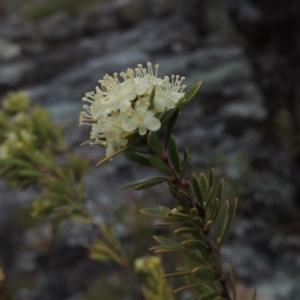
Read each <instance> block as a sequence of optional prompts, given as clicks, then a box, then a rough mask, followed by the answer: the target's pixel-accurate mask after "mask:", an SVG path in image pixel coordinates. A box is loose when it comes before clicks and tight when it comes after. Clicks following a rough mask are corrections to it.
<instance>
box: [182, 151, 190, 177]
mask: <svg viewBox="0 0 300 300" xmlns="http://www.w3.org/2000/svg"><path fill="white" fill-rule="evenodd" d="M191 158H192V157H191V156H190V155H189V156H187V158H186V159H185V160H184V163H183V164H182V168H181V172H180V179H183V178H184V177H185V174H186V171H187V167H188V165H189V162H190V160H191Z"/></svg>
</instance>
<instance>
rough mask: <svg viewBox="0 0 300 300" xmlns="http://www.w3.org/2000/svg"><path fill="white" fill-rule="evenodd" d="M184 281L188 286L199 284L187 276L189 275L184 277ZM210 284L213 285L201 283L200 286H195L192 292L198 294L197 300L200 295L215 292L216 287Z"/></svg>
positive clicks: (192, 277)
mask: <svg viewBox="0 0 300 300" xmlns="http://www.w3.org/2000/svg"><path fill="white" fill-rule="evenodd" d="M185 280H186V282H187V283H188V284H196V283H198V282H199V281H198V279H197V278H195V277H194V276H189V275H188V276H185ZM212 283H214V282H210V284H209V283H208V282H202V284H201V285H199V286H195V287H194V288H193V290H194V291H195V292H196V293H197V294H198V298H197V300H199V296H200V295H205V294H208V293H211V292H214V291H215V290H216V287H215V286H212V285H211V284H212Z"/></svg>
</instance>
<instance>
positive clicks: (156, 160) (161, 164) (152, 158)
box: [149, 154, 172, 176]
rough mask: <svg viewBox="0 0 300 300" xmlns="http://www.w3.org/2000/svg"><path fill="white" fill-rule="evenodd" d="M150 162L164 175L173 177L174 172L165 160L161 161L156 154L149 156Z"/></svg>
mask: <svg viewBox="0 0 300 300" xmlns="http://www.w3.org/2000/svg"><path fill="white" fill-rule="evenodd" d="M149 162H150V164H151V165H152V166H153V167H154V168H155V169H157V170H158V171H160V172H161V173H163V174H165V175H167V176H172V172H171V170H170V169H169V167H168V166H167V165H166V164H165V162H164V161H163V160H161V159H160V158H159V157H158V156H156V155H155V154H151V155H150V156H149Z"/></svg>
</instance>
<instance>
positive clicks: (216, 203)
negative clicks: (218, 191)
mask: <svg viewBox="0 0 300 300" xmlns="http://www.w3.org/2000/svg"><path fill="white" fill-rule="evenodd" d="M220 206H221V205H220V200H219V199H218V198H216V199H215V201H214V206H213V209H212V212H211V220H213V221H215V220H216V218H217V217H218V214H219V211H220Z"/></svg>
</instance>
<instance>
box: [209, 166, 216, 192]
mask: <svg viewBox="0 0 300 300" xmlns="http://www.w3.org/2000/svg"><path fill="white" fill-rule="evenodd" d="M208 186H209V190H210V189H211V188H213V187H214V186H215V170H214V168H211V170H210V173H209V181H208Z"/></svg>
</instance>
